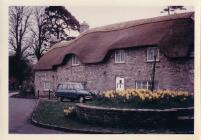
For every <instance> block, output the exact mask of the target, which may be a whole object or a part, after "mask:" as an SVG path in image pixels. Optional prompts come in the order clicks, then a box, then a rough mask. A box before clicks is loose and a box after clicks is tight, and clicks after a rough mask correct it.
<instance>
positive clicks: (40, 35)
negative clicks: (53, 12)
mask: <svg viewBox="0 0 201 140" xmlns="http://www.w3.org/2000/svg"><path fill="white" fill-rule="evenodd" d="M44 9H45V8H44V7H35V8H34V12H33V18H34V21H36V22H34V23H35V26H36V27H35V26H33V28H32V29H31V31H32V41H31V42H32V43H33V44H32V46H31V47H32V49H33V53H32V54H31V55H34V56H35V57H36V58H37V60H39V59H40V58H41V57H42V56H43V54H44V52H45V51H46V50H47V49H48V46H49V42H48V35H47V32H46V30H45V26H46V23H45V20H44V19H45V18H46V17H45V13H44Z"/></svg>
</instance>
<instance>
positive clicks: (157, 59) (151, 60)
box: [146, 47, 160, 62]
mask: <svg viewBox="0 0 201 140" xmlns="http://www.w3.org/2000/svg"><path fill="white" fill-rule="evenodd" d="M151 49H157V52H158V55H157V56H156V62H158V61H159V57H160V54H159V53H160V51H159V48H158V47H148V48H147V59H146V60H147V62H154V58H153V59H149V52H150V50H151ZM154 55H155V51H154Z"/></svg>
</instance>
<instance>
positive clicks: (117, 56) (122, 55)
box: [115, 50, 126, 63]
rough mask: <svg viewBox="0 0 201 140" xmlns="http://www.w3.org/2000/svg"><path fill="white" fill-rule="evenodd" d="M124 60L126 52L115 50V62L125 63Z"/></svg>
mask: <svg viewBox="0 0 201 140" xmlns="http://www.w3.org/2000/svg"><path fill="white" fill-rule="evenodd" d="M125 62H126V52H125V50H116V51H115V63H125Z"/></svg>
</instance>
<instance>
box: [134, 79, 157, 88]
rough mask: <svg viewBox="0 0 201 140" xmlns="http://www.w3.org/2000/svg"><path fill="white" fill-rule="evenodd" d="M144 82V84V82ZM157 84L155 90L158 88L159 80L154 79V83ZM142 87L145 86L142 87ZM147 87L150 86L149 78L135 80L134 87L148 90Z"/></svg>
mask: <svg viewBox="0 0 201 140" xmlns="http://www.w3.org/2000/svg"><path fill="white" fill-rule="evenodd" d="M144 83H146V84H144ZM155 84H157V87H156V90H158V89H159V82H158V81H154V85H155ZM143 87H146V89H145V88H143ZM149 87H151V81H150V80H144V81H135V89H145V90H150V89H149Z"/></svg>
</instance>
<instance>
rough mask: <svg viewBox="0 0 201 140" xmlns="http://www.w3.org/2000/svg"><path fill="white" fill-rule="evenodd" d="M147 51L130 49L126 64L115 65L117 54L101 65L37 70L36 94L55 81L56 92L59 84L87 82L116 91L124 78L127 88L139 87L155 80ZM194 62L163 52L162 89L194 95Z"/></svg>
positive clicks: (93, 87) (94, 87)
mask: <svg viewBox="0 0 201 140" xmlns="http://www.w3.org/2000/svg"><path fill="white" fill-rule="evenodd" d="M146 55H147V48H145V47H144V48H142V47H141V48H131V49H126V62H125V63H123V64H116V63H115V55H114V52H112V53H111V55H110V58H109V59H108V60H107V61H106V62H104V63H99V64H86V65H84V64H80V65H78V66H72V65H71V62H72V61H71V59H70V60H69V61H68V62H67V63H66V65H63V66H60V67H58V68H57V70H56V71H37V72H36V73H35V88H36V91H37V90H40V91H41V93H42V94H44V95H45V94H46V92H44V91H43V87H42V86H43V81H44V80H49V81H50V82H51V89H52V90H53V91H54V90H55V88H56V86H57V84H58V83H62V82H66V81H75V82H83V83H84V84H85V86H86V88H87V89H89V90H95V91H100V92H102V91H105V90H110V89H115V85H116V83H115V82H116V81H115V79H116V77H117V76H120V77H123V78H124V82H125V88H128V87H133V88H135V82H136V81H146V80H151V74H152V67H153V62H147V61H146V59H147V58H146ZM80 61H82V60H80ZM193 77H194V59H193V58H188V59H180V60H177V59H169V58H167V57H165V56H164V55H163V54H162V52H160V59H159V61H158V62H157V63H156V71H155V80H156V81H158V82H159V89H170V90H185V91H189V92H191V93H193V88H194V83H193V81H194V78H193Z"/></svg>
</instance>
